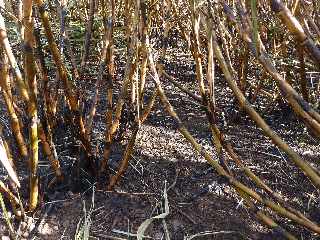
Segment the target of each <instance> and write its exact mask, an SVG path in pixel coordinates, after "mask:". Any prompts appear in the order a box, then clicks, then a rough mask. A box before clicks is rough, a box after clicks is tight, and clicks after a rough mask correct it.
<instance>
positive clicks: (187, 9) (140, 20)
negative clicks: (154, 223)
mask: <svg viewBox="0 0 320 240" xmlns="http://www.w3.org/2000/svg"><path fill="white" fill-rule="evenodd" d="M58 3H59V4H58V6H56V7H54V6H52V5H50V4H49V5H48V4H47V3H45V2H44V0H34V1H32V0H23V1H22V2H21V1H14V0H11V1H9V3H8V6H7V5H5V4H4V2H3V1H2V2H1V4H0V5H1V6H0V7H1V11H0V12H1V15H0V42H1V49H0V58H1V60H0V68H1V69H0V87H1V94H2V97H3V100H4V104H5V109H2V110H1V114H4V112H5V111H6V114H7V115H8V116H9V120H10V124H11V127H10V134H12V136H13V137H14V141H11V144H9V143H7V142H6V139H5V137H3V136H4V135H2V134H1V135H0V157H1V162H2V164H3V166H4V167H5V169H6V170H7V173H8V177H9V178H8V181H7V182H6V183H5V182H0V191H1V192H2V193H3V194H4V195H5V196H6V197H7V198H8V199H9V201H10V203H11V205H12V209H14V212H15V214H16V216H17V217H19V218H21V217H23V216H24V214H25V213H24V208H26V209H27V211H28V212H32V211H34V210H35V209H36V208H37V207H38V206H39V202H38V200H39V173H38V169H39V167H38V161H39V149H42V150H43V151H44V155H45V157H46V158H47V159H48V160H49V162H50V164H51V166H52V169H53V170H54V173H55V178H54V179H53V181H54V182H56V183H60V182H62V181H63V179H64V171H63V169H62V168H61V166H60V165H61V162H60V160H59V157H58V154H57V152H56V148H55V142H54V140H53V139H54V137H53V132H54V129H55V128H57V127H58V126H59V124H58V121H60V120H59V119H60V118H61V116H58V114H59V112H61V111H59V109H61V108H63V107H64V106H66V107H67V109H68V113H67V114H66V116H62V118H68V121H67V122H68V124H70V125H71V126H72V128H71V129H72V130H73V132H72V134H73V135H74V137H75V138H76V139H77V140H79V141H80V142H81V149H82V152H83V153H84V157H82V158H79V160H78V161H79V162H80V164H77V165H76V166H81V167H82V168H84V169H85V170H86V171H88V172H89V174H90V175H92V176H93V177H94V178H95V179H96V180H98V179H100V177H101V176H107V179H108V182H107V184H106V185H105V186H103V185H102V186H101V187H102V188H105V189H107V190H113V188H114V186H115V185H116V184H117V182H118V181H119V179H120V178H121V176H122V175H123V174H124V173H125V171H126V169H127V168H128V165H129V160H130V157H131V154H132V152H133V150H134V146H135V139H136V137H137V134H138V132H139V129H140V127H141V125H142V124H143V123H144V122H145V120H146V119H147V117H148V115H149V114H150V112H151V111H152V108H153V105H154V103H155V101H156V99H157V98H159V100H160V102H161V104H162V105H163V106H164V108H165V110H166V111H167V113H168V114H169V115H170V116H171V117H172V118H173V119H174V122H175V127H176V129H178V130H179V131H180V133H181V134H182V135H183V136H184V137H185V138H186V139H187V140H188V141H189V143H190V146H192V147H193V148H194V149H195V150H196V151H198V152H199V153H200V154H201V155H202V156H203V157H204V158H205V159H206V160H207V161H208V163H209V164H211V165H212V167H213V168H214V169H215V171H216V173H217V174H218V175H219V176H221V177H222V178H223V179H224V180H225V182H227V183H228V184H229V185H230V186H232V187H233V188H234V190H235V191H236V192H237V194H238V195H239V196H241V197H242V198H243V199H244V202H245V205H246V206H247V208H248V209H249V210H250V212H251V213H252V215H254V216H256V218H257V219H259V220H260V221H261V222H262V223H264V224H265V225H266V226H268V227H269V228H271V229H273V230H277V231H278V232H279V233H281V234H282V235H283V236H284V237H286V238H287V239H296V237H295V236H294V235H293V234H291V233H290V232H289V231H288V229H287V228H286V227H285V226H280V225H279V224H278V223H277V222H276V220H274V215H278V216H281V217H283V218H286V219H288V220H290V221H291V222H292V223H294V224H296V225H300V226H302V227H303V228H305V229H307V230H309V231H311V232H314V233H316V234H320V226H319V225H318V224H317V223H315V222H314V221H312V220H310V219H309V218H308V217H307V216H306V215H304V213H302V212H300V211H298V210H297V209H295V208H293V207H292V206H291V204H290V202H286V201H285V200H284V199H283V198H282V196H281V194H279V193H277V192H276V191H274V190H273V189H272V188H271V187H269V186H268V185H267V184H266V183H265V181H263V180H262V179H261V178H260V177H259V176H257V175H256V174H255V173H253V172H252V171H251V170H250V168H249V167H247V166H246V165H245V162H244V161H243V160H242V159H241V157H240V156H239V155H237V153H236V151H235V150H234V148H233V146H232V144H231V143H230V142H228V141H227V140H226V139H227V138H226V137H225V133H223V131H222V129H220V128H219V126H218V124H217V118H218V116H219V115H220V114H219V112H221V111H222V110H221V109H220V108H219V107H218V99H216V96H215V90H216V87H215V80H216V79H217V74H216V72H217V70H218V69H219V71H221V72H222V73H223V77H221V79H222V81H225V82H226V84H227V86H228V87H229V88H230V89H231V90H232V93H233V96H234V97H235V99H236V100H237V104H238V107H239V109H241V111H243V112H245V113H247V115H248V116H249V117H250V119H252V120H253V122H255V124H256V125H257V127H259V128H260V129H261V130H262V131H263V133H264V134H265V135H266V136H267V137H268V138H269V139H270V140H271V141H272V142H273V144H275V145H276V146H277V147H278V148H279V149H280V150H281V151H282V152H283V153H285V154H286V155H287V156H288V159H289V160H290V161H292V162H293V163H294V164H295V165H296V167H297V168H298V169H300V170H301V172H303V173H304V175H305V177H306V178H308V179H309V180H310V183H311V184H313V186H314V188H316V189H318V188H320V175H319V172H318V171H317V169H315V168H314V167H312V166H311V165H310V164H309V163H308V162H306V161H305V160H304V159H303V158H302V157H301V156H300V155H299V154H298V153H297V152H296V151H295V150H294V149H292V148H291V147H290V146H289V145H288V144H287V143H286V142H285V141H284V140H283V139H282V138H281V137H280V136H279V135H278V134H277V133H276V132H275V131H273V130H272V128H271V127H270V126H269V125H268V124H267V123H266V121H265V120H264V119H263V118H262V117H261V115H260V114H259V113H258V111H256V110H255V108H254V107H253V105H252V103H253V102H254V101H257V99H258V98H257V96H258V95H263V96H264V97H266V98H268V99H269V101H270V105H273V104H274V103H276V102H277V101H284V102H285V103H287V104H288V105H289V106H290V108H291V109H292V110H293V112H294V113H295V115H296V116H297V117H298V118H299V119H300V120H301V122H302V123H303V124H304V125H305V126H306V128H307V129H308V130H309V132H310V134H312V136H314V137H315V138H317V139H319V137H320V115H319V113H318V112H317V108H318V105H319V93H320V84H318V85H317V86H316V87H313V88H309V84H308V81H307V75H306V72H307V69H313V70H319V69H320V48H319V47H318V46H317V43H319V41H320V17H319V16H320V2H319V1H310V2H309V1H308V2H307V1H299V0H292V1H287V3H284V2H282V1H280V0H277V1H276V0H273V1H255V0H251V1H240V0H239V1H219V0H218V1H213V0H204V1H195V0H189V1H176V0H162V1H145V0H135V1H133V0H124V1H121V0H120V1H117V0H102V1H96V0H90V1H88V2H87V3H86V4H87V6H82V7H84V8H85V11H83V12H81V11H77V9H75V8H71V9H70V11H69V13H70V15H71V17H70V18H71V19H72V17H79V16H80V17H79V18H80V19H82V20H83V22H85V23H86V24H85V28H86V32H85V36H84V38H85V39H84V43H83V48H82V49H83V51H82V54H81V57H80V58H79V59H77V58H76V54H75V53H74V52H73V48H72V45H71V41H70V39H69V34H68V33H70V31H68V27H69V26H68V21H67V17H66V16H67V14H66V13H67V11H68V4H70V5H72V3H67V2H65V1H64V0H61V1H60V2H59V1H58ZM48 6H49V7H48ZM72 14H74V15H75V16H72ZM56 21H57V22H58V24H57V23H56ZM97 21H101V22H102V31H103V34H101V36H102V37H101V39H100V40H101V43H99V46H101V50H100V58H99V71H98V73H97V74H96V80H95V89H94V90H95V92H94V94H93V96H92V99H90V101H89V102H90V105H89V107H88V109H89V110H88V115H87V116H84V115H83V113H82V108H81V106H82V104H83V103H82V101H84V100H83V99H84V98H83V97H82V94H83V91H82V90H81V89H79V88H77V87H76V85H79V84H75V83H77V82H78V83H81V82H82V81H83V80H84V79H85V77H86V76H85V75H86V69H87V68H88V65H89V61H90V58H91V57H92V50H93V52H98V51H97V50H96V49H97V47H98V44H97V43H96V41H94V39H93V36H94V33H95V32H94V29H95V26H94V23H95V22H97ZM12 22H14V23H15V28H16V29H17V32H18V33H19V34H18V36H19V41H20V42H21V45H22V51H21V52H19V51H17V49H15V50H13V47H12V43H10V41H9V38H8V34H9V32H8V31H7V29H6V24H7V23H12ZM119 24H120V25H121V27H120V31H122V32H123V36H124V38H125V39H124V40H123V41H124V42H125V47H126V49H125V52H126V63H125V69H124V74H123V79H122V81H121V89H120V92H119V94H117V95H115V91H114V81H115V76H116V74H117V72H116V70H117V67H116V61H115V32H116V29H117V30H118V31H119V26H118V25H119ZM53 26H59V29H58V32H59V34H55V32H56V31H53ZM159 29H161V30H162V33H159ZM175 32H178V33H179V37H180V39H179V41H181V42H183V44H184V46H186V47H187V48H188V49H187V50H188V51H189V52H190V53H191V56H192V58H193V60H194V64H195V69H196V71H195V80H194V81H195V83H196V84H197V86H198V92H199V93H200V95H197V94H195V93H194V92H192V91H190V90H189V89H187V88H185V87H184V86H182V85H181V84H179V82H178V81H176V80H175V79H174V78H173V77H172V76H170V75H169V74H168V73H167V72H166V65H165V64H161V63H162V62H164V61H163V60H165V59H166V61H168V60H167V59H170V58H167V54H168V47H169V46H170V34H171V33H175ZM284 39H290V40H288V41H285V40H284ZM159 41H160V42H161V43H162V45H161V47H160V48H158V49H156V48H154V47H153V46H152V44H151V43H152V42H156V43H157V42H159ZM57 43H59V44H57ZM236 46H241V48H239V47H236ZM45 49H46V50H49V54H48V52H46V51H45ZM293 54H296V58H297V59H298V60H296V62H298V67H299V73H298V75H297V76H298V77H297V78H298V79H292V78H290V77H289V76H287V77H284V75H283V71H284V72H286V73H287V74H288V75H289V74H290V69H289V68H291V66H290V65H289V64H284V63H283V62H280V61H279V60H277V59H279V58H280V59H281V58H283V59H284V60H288V59H289V60H294V56H293ZM48 61H52V62H53V63H54V66H55V70H56V78H55V79H52V78H51V77H50V76H49V70H48V66H47V64H48ZM67 61H69V62H70V63H71V64H70V65H67V64H66V62H67ZM157 61H158V62H159V63H157ZM291 62H292V61H291ZM78 63H79V64H78ZM67 66H71V67H67ZM252 66H255V67H256V68H258V69H259V70H260V72H262V73H263V74H262V77H263V79H258V81H256V79H250V78H249V72H250V68H252ZM280 70H281V71H282V72H280ZM50 74H51V73H50ZM161 78H162V79H164V80H169V81H170V82H171V83H172V84H174V85H175V86H176V87H178V88H179V89H180V90H181V91H183V92H184V93H186V94H187V95H188V96H189V97H190V98H192V99H193V100H194V101H196V102H198V103H199V104H200V105H202V106H203V108H202V110H203V111H204V112H205V114H206V116H207V121H208V124H209V127H210V131H211V133H212V144H213V145H214V147H215V150H216V152H217V154H218V157H219V159H218V161H216V160H215V159H213V158H212V157H211V154H210V153H208V152H207V151H206V150H205V149H204V148H203V147H202V146H201V145H200V144H199V143H197V141H196V139H195V138H194V137H193V136H192V135H191V134H190V132H189V131H188V129H187V128H186V127H185V126H184V123H183V122H182V121H181V119H180V118H179V116H178V114H177V112H176V111H175V109H174V107H173V106H172V105H171V103H170V99H168V97H167V95H166V93H165V91H164V89H163V87H162V83H161V80H160V79H161ZM146 81H153V82H154V83H155V85H154V86H155V88H154V89H146V86H147V85H146ZM273 82H274V84H273ZM102 85H103V86H106V91H104V92H99V90H100V89H102V88H101V86H102ZM49 86H50V87H49ZM61 86H63V92H64V102H63V104H61V102H59V91H58V89H59V87H61ZM16 89H17V90H18V91H16ZM146 91H148V92H152V94H151V97H149V99H148V100H147V102H146V100H145V99H146V98H145V97H144V95H145V92H146ZM248 92H253V94H252V95H253V97H252V98H251V99H247V97H246V96H248ZM101 95H105V96H106V99H107V101H106V106H105V125H106V131H105V144H104V151H103V154H102V155H101V156H99V155H98V153H97V151H96V150H95V147H94V146H93V142H94V139H93V138H94V136H93V134H92V129H93V124H94V120H95V115H96V107H97V105H98V103H99V96H101ZM115 96H116V97H115ZM250 102H251V103H250ZM126 107H127V108H130V109H131V111H133V112H134V119H131V121H132V122H133V124H132V129H131V131H130V133H131V135H130V136H129V138H128V142H127V145H126V148H125V150H124V152H123V155H122V160H121V162H120V164H119V167H118V170H117V172H116V173H115V174H111V172H110V171H109V166H108V162H109V159H110V155H111V151H112V145H113V144H117V143H116V140H115V139H116V138H115V137H116V135H117V134H118V133H119V131H120V130H119V129H120V125H121V121H123V114H124V110H126V109H124V108H126ZM25 118H27V122H26V121H23V119H25ZM26 128H27V129H28V131H27V132H28V136H27V134H26V131H23V129H26ZM39 144H40V145H42V147H41V148H39ZM14 149H17V150H18V153H13V151H14ZM224 153H226V154H224ZM18 161H21V162H25V163H27V166H28V168H29V176H30V183H29V185H28V188H29V202H28V204H26V203H25V202H23V201H24V200H20V198H19V192H20V191H21V188H22V187H23V186H21V185H20V182H19V177H18V173H19V168H18V167H17V166H18V165H21V164H17V163H18ZM230 161H233V162H234V163H235V164H236V165H237V166H238V167H239V168H240V169H241V170H242V172H243V173H244V174H245V175H246V177H247V179H248V180H250V181H252V183H254V185H255V187H256V188H255V189H253V188H251V187H249V186H248V185H246V184H245V183H243V182H242V181H240V180H239V178H238V177H237V174H236V173H235V172H233V171H231V170H230V167H229V166H228V164H229V163H230ZM22 165H23V164H22ZM24 166H25V165H24ZM270 212H272V213H273V214H272V215H270V214H269V213H270Z"/></svg>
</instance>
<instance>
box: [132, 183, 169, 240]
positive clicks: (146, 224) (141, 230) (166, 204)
mask: <svg viewBox="0 0 320 240" xmlns="http://www.w3.org/2000/svg"><path fill="white" fill-rule="evenodd" d="M163 200H164V212H163V213H161V214H159V215H156V216H154V217H151V218H149V219H147V220H145V221H144V222H143V223H141V225H140V226H139V228H138V231H137V239H138V240H142V239H143V238H144V233H145V231H146V230H147V229H148V227H149V225H150V224H151V223H152V222H153V221H155V220H159V219H160V220H162V219H165V218H166V217H167V216H168V215H169V213H170V210H169V201H168V194H167V187H166V184H165V187H164V191H163Z"/></svg>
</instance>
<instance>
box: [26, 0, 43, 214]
mask: <svg viewBox="0 0 320 240" xmlns="http://www.w3.org/2000/svg"><path fill="white" fill-rule="evenodd" d="M23 23H24V26H26V28H25V31H24V69H25V78H26V82H27V84H28V88H29V96H30V101H29V103H28V115H29V118H30V120H31V123H30V163H29V167H30V200H29V208H30V210H31V211H33V210H34V209H35V208H36V207H37V204H38V195H39V192H38V191H39V190H38V181H39V179H38V161H39V159H38V158H39V157H38V154H39V153H38V148H39V146H38V111H37V99H36V91H37V83H36V67H35V59H34V54H33V47H34V36H33V19H32V0H24V1H23Z"/></svg>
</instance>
